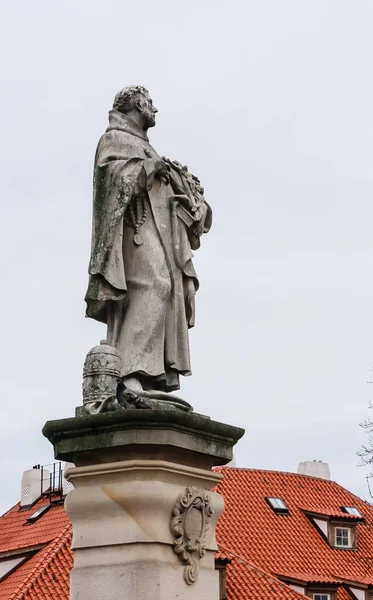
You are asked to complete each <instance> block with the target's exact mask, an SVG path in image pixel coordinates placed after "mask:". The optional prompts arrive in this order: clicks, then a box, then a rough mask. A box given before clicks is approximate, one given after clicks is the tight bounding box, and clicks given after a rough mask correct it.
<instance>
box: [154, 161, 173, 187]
mask: <svg viewBox="0 0 373 600" xmlns="http://www.w3.org/2000/svg"><path fill="white" fill-rule="evenodd" d="M154 167H155V174H156V176H157V177H160V178H161V179H163V181H164V182H165V183H169V182H170V166H169V164H168V163H166V162H165V161H164V160H162V159H161V158H157V159H155V161H154Z"/></svg>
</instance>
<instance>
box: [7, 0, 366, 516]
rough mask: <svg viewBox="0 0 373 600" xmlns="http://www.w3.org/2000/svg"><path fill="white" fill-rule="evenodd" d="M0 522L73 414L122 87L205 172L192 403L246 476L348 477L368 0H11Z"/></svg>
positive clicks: (180, 153)
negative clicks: (99, 183) (145, 95)
mask: <svg viewBox="0 0 373 600" xmlns="http://www.w3.org/2000/svg"><path fill="white" fill-rule="evenodd" d="M0 5H1V20H2V32H1V36H0V50H1V56H2V68H1V84H0V86H1V87H0V103H1V111H0V131H1V147H0V153H1V154H0V169H1V190H2V192H1V207H2V216H1V224H2V233H1V237H0V245H1V260H2V268H1V306H2V309H1V331H2V335H1V338H2V339H1V342H0V344H1V352H0V361H1V362H0V364H1V376H0V394H1V405H0V410H1V420H0V452H1V456H2V457H3V460H2V462H1V469H0V476H1V482H2V483H1V494H0V512H2V511H4V510H6V509H8V508H9V507H10V505H11V504H13V503H15V502H16V501H17V500H18V498H19V496H20V485H21V476H22V472H23V471H24V470H26V469H28V468H31V467H32V465H34V464H35V463H40V464H46V463H50V462H52V460H53V455H52V446H51V445H50V443H49V442H48V441H47V440H46V439H44V438H43V436H42V434H41V428H42V426H43V424H44V422H45V421H46V420H49V419H55V418H61V417H68V416H72V415H73V413H74V408H75V406H77V405H79V404H81V381H82V375H81V372H82V366H83V362H84V358H85V355H86V353H87V351H88V350H89V349H90V348H91V347H92V346H94V345H95V344H96V343H98V341H99V340H100V339H102V338H103V337H105V328H104V326H103V325H100V324H98V323H95V322H93V321H90V320H87V319H85V317H84V310H85V305H84V302H83V298H84V294H85V291H86V285H87V266H88V259H89V250H90V235H91V202H92V166H93V158H94V153H95V149H96V144H97V141H98V139H99V137H100V135H101V134H102V133H103V132H104V130H105V128H106V125H107V112H108V110H109V109H110V108H111V104H112V100H113V97H114V95H115V93H116V92H117V91H118V90H119V89H120V88H121V87H123V86H125V85H130V84H141V85H145V86H146V87H148V88H149V90H150V92H151V96H152V98H153V100H154V102H155V105H156V106H157V108H158V109H159V113H158V115H157V117H158V121H157V126H156V128H155V129H153V130H151V131H150V138H151V143H152V144H153V146H154V147H155V148H156V149H157V150H158V152H159V153H160V154H164V155H166V156H169V157H170V158H173V159H177V160H179V161H181V162H182V163H184V164H188V165H189V168H190V169H191V170H192V171H193V172H194V173H195V174H197V175H198V176H199V177H200V178H201V180H202V183H203V185H204V187H205V191H206V198H207V200H208V201H209V203H210V204H211V205H212V207H213V211H214V224H213V228H212V230H211V232H210V233H209V234H208V235H207V236H206V237H205V238H204V239H203V243H202V247H201V249H200V250H199V251H198V252H197V253H196V258H195V264H196V268H197V271H198V274H199V277H200V281H201V287H200V290H199V292H198V295H197V322H196V327H195V329H194V330H193V331H192V332H191V346H192V348H191V350H192V367H193V377H191V378H189V379H184V380H183V382H182V389H181V395H182V396H183V397H184V398H185V399H187V400H189V401H190V402H191V403H192V404H193V405H194V407H195V410H196V411H198V412H201V413H204V414H208V415H210V416H211V417H212V418H214V419H216V420H220V421H225V422H229V423H232V424H235V425H240V426H243V427H245V428H246V435H245V437H244V439H243V440H242V441H241V442H240V443H239V445H238V446H237V449H236V458H237V463H238V466H245V467H255V468H265V469H276V470H286V471H294V470H296V469H297V465H298V462H299V461H303V460H312V459H323V460H325V461H328V462H329V463H330V467H331V472H332V478H333V479H335V480H337V481H338V482H340V483H341V484H343V485H345V486H347V487H348V488H349V489H351V490H352V491H354V492H356V493H358V494H360V495H366V494H367V489H366V481H365V475H366V470H364V469H362V468H359V467H357V464H358V458H357V457H356V450H357V449H358V448H359V445H360V444H361V443H362V442H363V441H364V439H365V438H364V433H363V431H362V430H361V429H360V428H359V422H360V421H361V420H362V419H363V418H365V417H367V416H368V415H369V411H368V402H369V399H370V398H371V397H373V387H370V386H369V385H367V381H368V380H369V377H370V373H369V368H370V366H371V365H372V363H373V311H372V305H373V286H372V265H373V243H372V223H373V203H372V196H373V169H372V163H373V146H372V140H373V110H372V107H373V83H372V55H373V37H372V22H373V4H372V2H371V1H370V0H359V1H353V0H349V1H344V0H329V1H328V0H312V1H311V0H292V1H290V0H288V1H286V0H281V1H280V0H272V1H271V0H256V1H253V0H231V1H230V2H222V1H221V0H214V1H212V0H209V1H207V0H205V1H204V0H189V2H187V3H186V2H180V3H179V2H175V1H174V0H158V1H157V2H150V1H149V0H145V1H144V0H142V1H141V2H129V1H127V2H125V1H123V0H120V1H114V0H105V2H102V1H96V0H79V1H78V2H77V1H76V0H63V2H56V1H54V0H52V1H51V0H44V1H42V0H33V1H32V2H30V1H29V0H19V1H18V2H9V0H1V2H0Z"/></svg>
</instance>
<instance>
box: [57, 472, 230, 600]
mask: <svg viewBox="0 0 373 600" xmlns="http://www.w3.org/2000/svg"><path fill="white" fill-rule="evenodd" d="M66 477H67V479H68V481H69V482H70V483H72V484H73V485H74V489H73V490H72V491H71V492H70V493H69V495H68V497H67V500H66V511H67V513H68V515H69V517H70V519H71V521H72V524H73V541H72V549H73V551H74V568H73V570H72V573H71V598H72V599H73V600H78V599H79V600H80V599H83V598H84V599H85V598H87V599H88V598H89V600H102V599H103V598H131V600H144V599H148V598H152V599H156V600H174V599H175V600H195V599H196V598H201V599H203V600H218V598H219V580H218V572H217V571H216V570H215V564H214V553H215V551H216V549H217V546H216V540H215V527H216V523H217V520H218V518H219V516H220V515H221V513H222V510H223V499H222V497H221V496H220V495H219V494H217V493H215V492H212V491H211V489H212V488H213V487H215V486H216V484H217V482H218V481H219V480H220V479H221V475H220V474H219V473H213V472H210V471H207V470H205V469H197V468H193V467H189V466H188V467H187V466H183V465H177V464H175V463H171V462H168V461H157V460H133V461H122V462H117V463H106V464H102V465H90V466H85V467H76V468H72V469H69V470H68V471H67V472H66ZM190 486H196V487H195V488H194V489H199V490H200V492H199V493H200V494H202V495H206V494H208V499H209V500H208V504H209V523H208V527H207V528H204V531H203V534H204V535H203V551H201V552H200V553H199V555H198V557H197V556H196V554H195V553H194V554H193V566H194V570H193V572H192V579H193V581H191V580H190V579H189V575H190V568H188V576H187V577H185V568H186V567H190V565H189V564H188V560H182V561H181V560H180V558H179V555H178V553H177V552H175V549H178V548H179V546H177V544H176V542H177V539H175V535H174V533H173V530H172V524H173V523H174V519H175V505H176V504H177V503H178V502H179V499H180V497H181V496H184V495H185V494H187V493H188V489H189V488H190ZM191 527H193V524H191ZM201 549H202V546H201ZM196 565H197V566H196Z"/></svg>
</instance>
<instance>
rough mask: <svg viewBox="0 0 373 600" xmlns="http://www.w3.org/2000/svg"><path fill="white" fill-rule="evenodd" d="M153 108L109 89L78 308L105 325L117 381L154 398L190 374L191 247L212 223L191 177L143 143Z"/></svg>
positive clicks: (139, 97) (137, 94)
mask: <svg viewBox="0 0 373 600" xmlns="http://www.w3.org/2000/svg"><path fill="white" fill-rule="evenodd" d="M156 113H157V109H156V108H155V107H154V105H153V102H152V99H151V98H150V96H149V92H148V91H147V90H146V89H145V88H143V87H141V86H129V87H126V88H124V89H122V90H121V91H120V92H118V94H117V95H116V97H115V100H114V104H113V109H112V110H111V111H110V113H109V126H108V128H107V129H106V132H105V133H104V135H103V136H102V137H101V139H100V141H99V144H98V147H97V152H96V158H95V165H94V186H93V187H94V198H93V231H92V250H91V260H90V264H89V276H90V277H89V285H88V291H87V294H86V297H85V300H86V303H87V313H86V314H87V316H88V317H91V318H93V319H96V320H98V321H101V322H103V323H106V324H107V339H106V343H107V344H108V345H109V346H110V347H112V348H115V349H116V351H117V353H118V355H119V357H120V378H121V380H122V381H124V383H125V386H126V388H128V389H130V390H133V391H135V392H137V393H138V394H140V395H141V394H142V393H143V392H144V396H146V397H148V398H149V397H152V394H153V393H154V396H153V397H157V398H159V397H160V396H159V394H160V393H161V395H162V392H163V393H164V394H163V395H164V396H166V394H165V392H172V391H174V390H177V389H179V387H180V383H179V376H180V375H190V373H191V367H190V356H189V342H188V328H190V327H193V325H194V310H195V308H194V296H195V293H196V291H197V289H198V279H197V275H196V273H195V270H194V267H193V262H192V257H193V253H192V250H196V249H198V248H199V246H200V237H201V235H202V234H203V233H206V232H207V231H208V230H209V229H210V226H211V219H212V215H211V209H210V207H209V206H208V204H207V203H206V201H205V199H204V190H203V188H202V187H201V184H200V181H199V179H198V178H197V177H195V176H194V175H192V174H191V173H190V172H189V171H188V168H187V167H185V166H182V165H181V164H180V163H178V162H172V161H170V160H168V159H165V158H164V157H162V158H161V157H160V156H159V155H158V154H157V152H156V151H155V150H154V149H153V148H152V146H151V145H150V144H149V140H148V136H147V131H148V129H149V128H150V127H154V125H155V115H156Z"/></svg>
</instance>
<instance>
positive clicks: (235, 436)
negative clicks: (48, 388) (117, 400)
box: [43, 410, 244, 469]
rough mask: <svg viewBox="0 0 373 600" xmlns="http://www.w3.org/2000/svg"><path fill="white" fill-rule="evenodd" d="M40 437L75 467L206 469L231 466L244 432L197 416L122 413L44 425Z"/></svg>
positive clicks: (160, 411)
mask: <svg viewBox="0 0 373 600" xmlns="http://www.w3.org/2000/svg"><path fill="white" fill-rule="evenodd" d="M43 434H44V435H45V436H46V437H47V438H48V439H49V440H50V442H51V443H52V444H53V446H54V451H55V457H56V458H57V459H59V460H66V461H69V462H73V463H74V464H76V465H82V464H94V463H96V462H97V463H98V462H101V463H102V462H109V461H110V462H112V461H117V460H124V459H129V458H139V457H141V458H147V457H148V458H158V459H162V460H171V461H175V462H182V463H183V464H190V465H192V466H201V467H203V468H207V469H210V468H211V467H212V466H214V465H224V464H226V463H228V462H229V461H230V460H232V447H233V445H234V444H235V443H236V442H237V441H238V440H239V439H240V438H241V437H242V435H243V434H244V430H243V429H241V428H239V427H233V426H232V425H226V424H224V423H219V422H217V421H213V420H211V419H210V418H209V417H206V416H204V415H200V414H197V413H185V412H182V411H168V410H123V411H118V412H112V413H105V414H100V415H94V416H85V417H75V418H70V419H61V420H56V421H48V422H47V423H46V424H45V426H44V428H43Z"/></svg>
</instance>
